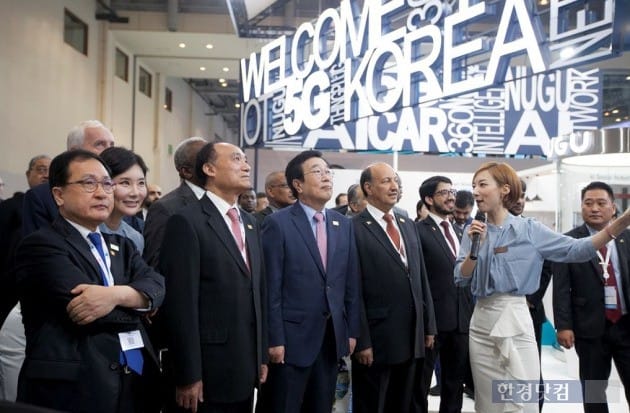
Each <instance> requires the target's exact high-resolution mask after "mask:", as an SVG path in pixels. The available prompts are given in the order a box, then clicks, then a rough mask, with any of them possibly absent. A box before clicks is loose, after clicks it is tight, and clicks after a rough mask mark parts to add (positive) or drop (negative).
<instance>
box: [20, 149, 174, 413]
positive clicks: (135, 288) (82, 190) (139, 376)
mask: <svg viewBox="0 0 630 413" xmlns="http://www.w3.org/2000/svg"><path fill="white" fill-rule="evenodd" d="M109 175H110V174H109V170H108V168H107V166H105V164H104V163H103V161H102V160H101V159H100V158H99V157H98V156H96V155H95V154H93V153H91V152H87V151H84V150H74V151H68V152H64V153H62V154H61V155H58V156H57V157H56V158H55V159H53V161H52V163H51V165H50V176H49V183H50V188H51V191H52V195H53V198H54V200H55V203H56V204H57V206H58V208H59V217H57V218H56V219H55V220H54V221H53V222H52V224H51V226H50V227H47V228H43V229H40V230H38V231H35V232H33V233H32V234H31V235H29V236H27V237H26V238H25V239H24V241H23V242H22V244H21V246H20V247H19V248H18V251H17V255H16V265H15V270H16V279H17V286H18V294H19V297H20V301H21V303H22V316H23V320H24V326H25V330H26V358H25V360H24V365H23V367H22V372H21V376H20V382H19V384H18V401H22V402H27V403H30V404H34V405H38V406H42V407H47V408H52V409H56V410H64V411H72V412H79V411H90V412H103V413H105V412H108V413H109V412H129V413H132V412H142V411H144V406H143V404H144V400H146V397H147V394H148V390H149V389H148V388H147V384H148V380H149V378H150V376H152V375H154V374H156V373H157V360H156V357H155V353H154V352H153V350H152V349H151V346H150V342H149V340H148V338H147V336H146V333H145V330H144V327H143V324H142V321H141V320H142V317H143V315H144V314H146V312H147V311H150V310H153V309H155V308H157V307H158V306H159V305H160V304H161V303H162V300H163V298H164V279H163V278H162V276H161V275H160V274H158V273H156V272H155V271H154V270H153V269H152V268H151V267H149V266H148V265H147V264H145V262H144V261H143V260H142V257H141V256H140V255H139V253H138V252H137V250H136V249H135V247H134V246H133V244H132V243H131V241H130V240H129V239H127V238H123V237H121V236H118V235H108V234H101V233H100V231H99V230H98V226H99V224H101V223H103V222H104V221H105V219H107V217H108V216H109V214H110V213H111V211H112V208H113V204H114V197H113V190H114V186H115V184H114V182H113V181H112V180H111V178H110V176H109Z"/></svg>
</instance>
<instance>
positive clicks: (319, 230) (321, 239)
mask: <svg viewBox="0 0 630 413" xmlns="http://www.w3.org/2000/svg"><path fill="white" fill-rule="evenodd" d="M313 219H314V220H315V239H316V240H317V249H319V256H320V257H321V258H322V264H323V266H324V271H325V270H326V259H327V257H328V242H327V239H326V223H325V222H324V214H322V213H321V212H316V213H315V216H313Z"/></svg>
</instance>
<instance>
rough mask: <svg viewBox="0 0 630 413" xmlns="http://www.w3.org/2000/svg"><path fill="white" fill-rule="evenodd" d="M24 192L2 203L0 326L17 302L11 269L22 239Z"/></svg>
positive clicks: (0, 224) (0, 227)
mask: <svg viewBox="0 0 630 413" xmlns="http://www.w3.org/2000/svg"><path fill="white" fill-rule="evenodd" d="M23 201H24V194H23V193H21V192H18V193H16V194H15V195H13V197H11V198H9V199H7V200H5V201H3V202H2V203H0V234H1V235H0V285H2V288H1V289H0V326H2V324H4V320H5V319H6V318H7V316H8V315H9V312H10V311H11V309H12V308H13V307H14V306H15V305H16V304H17V302H18V298H17V291H16V289H15V278H14V277H13V276H11V274H10V273H9V270H10V269H11V267H12V266H13V260H14V255H15V250H16V248H17V246H18V243H19V242H20V240H21V239H22V204H23Z"/></svg>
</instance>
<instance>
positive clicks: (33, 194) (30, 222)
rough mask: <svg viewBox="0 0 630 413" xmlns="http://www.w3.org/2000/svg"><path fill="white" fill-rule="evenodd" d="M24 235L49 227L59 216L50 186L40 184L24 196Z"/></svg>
mask: <svg viewBox="0 0 630 413" xmlns="http://www.w3.org/2000/svg"><path fill="white" fill-rule="evenodd" d="M22 212H23V216H22V235H23V236H27V235H28V234H30V233H31V232H33V231H36V230H38V229H40V228H44V227H47V226H49V225H50V224H51V222H53V221H54V220H55V218H57V217H58V216H59V209H58V208H57V204H56V203H55V200H54V199H53V196H52V192H50V184H49V183H48V182H45V183H43V184H39V185H37V186H35V187H33V188H31V189H29V190H28V191H26V194H25V195H24V205H23V207H22Z"/></svg>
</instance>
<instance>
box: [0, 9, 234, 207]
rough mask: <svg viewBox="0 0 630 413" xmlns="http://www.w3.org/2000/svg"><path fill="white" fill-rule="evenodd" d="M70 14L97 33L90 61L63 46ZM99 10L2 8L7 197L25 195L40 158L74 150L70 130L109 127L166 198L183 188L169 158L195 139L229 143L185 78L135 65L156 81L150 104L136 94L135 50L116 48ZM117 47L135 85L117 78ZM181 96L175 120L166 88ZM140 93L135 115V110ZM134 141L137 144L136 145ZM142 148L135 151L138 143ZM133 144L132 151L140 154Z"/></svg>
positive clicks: (0, 71)
mask: <svg viewBox="0 0 630 413" xmlns="http://www.w3.org/2000/svg"><path fill="white" fill-rule="evenodd" d="M64 8H67V9H68V10H69V11H71V12H72V13H73V14H75V15H76V16H78V17H79V18H80V19H81V20H83V21H84V22H85V23H86V24H87V25H88V27H89V29H88V30H89V32H88V41H89V44H88V55H87V56H85V55H83V54H81V53H80V52H78V51H76V50H75V49H73V48H72V47H71V46H69V45H67V44H66V43H65V42H64V40H63V16H64ZM95 8H96V2H95V1H91V0H90V1H88V0H27V1H23V0H1V1H0V16H2V24H1V25H0V38H1V39H2V41H1V42H0V90H2V94H1V96H2V97H1V98H0V124H1V125H2V134H1V135H0V144H1V146H0V147H1V148H2V150H0V176H1V177H2V178H3V179H4V181H5V183H6V187H5V191H4V196H5V197H9V196H10V195H11V194H12V193H13V192H14V191H16V190H24V189H26V187H27V185H26V179H25V178H24V171H25V170H26V167H27V164H28V161H29V159H30V158H31V157H33V156H35V155H38V154H41V153H46V154H49V155H50V156H55V155H57V154H58V153H60V152H61V151H63V150H65V148H66V136H67V133H68V131H69V130H70V128H71V127H73V126H74V125H76V124H77V123H78V122H80V121H82V120H86V119H100V120H102V121H103V122H104V123H105V124H106V125H107V126H109V127H110V128H111V129H112V131H113V133H114V136H115V138H116V144H117V145H120V146H125V147H127V148H132V146H133V148H134V149H135V150H136V151H137V152H138V153H139V154H140V155H142V157H143V158H144V160H145V161H146V162H147V165H148V166H149V169H150V172H149V179H150V180H152V181H155V182H158V183H159V184H160V185H162V188H163V189H164V190H166V191H168V190H169V189H172V188H174V187H175V186H177V184H178V178H177V176H176V173H175V171H174V167H173V157H172V154H169V145H170V147H171V148H172V149H174V148H175V146H176V145H177V143H178V142H179V141H181V140H182V139H185V138H187V137H189V136H205V137H209V138H213V137H214V134H215V131H214V130H213V127H216V133H217V134H218V135H219V136H225V135H226V131H225V129H226V128H225V127H224V125H223V124H222V122H212V121H211V119H210V118H209V117H208V116H206V115H205V113H207V112H208V111H209V109H208V107H207V105H206V104H205V102H203V100H202V99H201V98H200V97H199V96H198V95H196V94H195V93H194V92H193V91H192V89H191V88H190V87H189V86H188V85H187V84H186V83H185V82H184V81H183V80H181V79H176V78H168V77H166V76H163V75H161V74H159V73H156V72H155V70H154V69H153V68H152V67H151V66H149V65H148V64H145V63H144V62H143V61H142V58H137V59H136V61H137V62H136V63H137V64H136V70H137V67H139V66H140V65H142V66H143V67H144V68H145V69H147V71H149V72H150V73H152V74H153V75H154V76H153V93H152V96H151V98H148V97H146V96H145V95H144V94H142V93H140V92H138V91H137V82H136V87H135V89H136V90H135V91H134V83H133V70H134V69H133V63H134V50H132V49H131V48H130V47H128V46H127V45H124V44H121V43H120V42H119V41H117V40H116V39H115V38H114V36H113V35H112V34H111V32H109V31H108V28H109V26H108V25H107V23H102V22H97V21H96V20H95V19H94V14H95ZM116 48H119V49H121V50H122V51H123V52H125V53H126V54H127V55H128V56H129V65H130V67H129V80H128V82H125V81H123V80H121V79H119V78H117V77H116V76H115V75H114V63H115V61H114V58H115V50H116ZM165 86H167V87H169V89H171V90H172V91H173V111H172V112H168V111H166V110H165V109H164V108H163V104H164V87H165ZM134 94H135V114H134V112H133V110H134V104H133V102H134ZM132 137H133V139H132ZM132 141H133V142H132ZM132 143H133V145H132Z"/></svg>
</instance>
